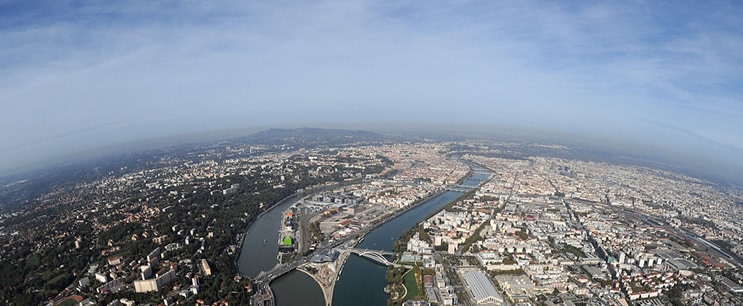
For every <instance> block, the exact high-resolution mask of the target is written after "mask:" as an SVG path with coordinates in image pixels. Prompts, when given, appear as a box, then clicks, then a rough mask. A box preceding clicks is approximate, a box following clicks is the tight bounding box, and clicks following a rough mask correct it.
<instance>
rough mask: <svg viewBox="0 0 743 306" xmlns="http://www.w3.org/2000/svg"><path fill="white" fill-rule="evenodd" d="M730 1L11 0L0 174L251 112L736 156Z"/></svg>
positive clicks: (740, 104)
mask: <svg viewBox="0 0 743 306" xmlns="http://www.w3.org/2000/svg"><path fill="white" fill-rule="evenodd" d="M740 16H743V5H741V4H740V3H738V2H735V1H690V2H685V1H621V2H620V1H607V2H596V1H585V2H578V1H544V2H543V1H504V2H501V1H390V2H385V1H327V2H326V1H311V2H310V1H267V2H253V1H236V2H215V1H126V2H124V3H115V4H112V3H110V2H109V1H2V0H0V46H2V48H0V109H1V111H0V140H1V142H0V171H3V169H17V168H19V167H25V165H32V164H33V163H35V162H37V161H39V160H43V159H45V158H48V157H54V156H63V155H69V154H74V153H75V152H77V151H84V150H88V149H92V148H96V147H101V146H107V145H112V144H116V143H122V142H128V141H133V140H137V139H145V138H152V137H160V136H168V135H175V134H183V133H192V132H199V131H204V130H214V129H231V128H242V127H252V126H289V125H306V126H323V125H341V126H343V125H345V126H353V125H354V123H355V122H365V123H382V124H387V123H401V122H409V123H411V124H417V123H421V124H423V123H427V124H430V123H437V124H439V126H446V125H447V124H481V125H491V126H497V127H498V128H499V129H502V128H506V129H507V128H510V127H513V128H528V129H534V130H545V131H553V132H554V131H557V132H561V133H566V134H571V135H575V136H576V137H585V138H586V139H593V140H598V141H606V142H607V143H621V144H623V145H628V146H635V145H636V146H637V147H642V148H645V149H646V151H652V152H655V153H657V154H660V155H662V154H667V153H668V152H683V154H685V156H686V157H691V158H698V160H699V161H700V163H706V162H707V161H709V162H710V163H716V165H717V166H718V167H723V168H724V167H726V166H732V167H737V169H743V159H741V158H739V157H740V156H743V154H742V153H743V123H741V122H743V119H742V118H743V99H742V98H743V86H742V85H743V33H741V32H742V31H743V21H741V20H743V18H740Z"/></svg>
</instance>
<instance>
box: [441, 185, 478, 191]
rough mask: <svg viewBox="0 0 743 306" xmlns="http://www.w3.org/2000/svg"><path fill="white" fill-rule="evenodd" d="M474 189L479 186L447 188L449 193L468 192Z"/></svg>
mask: <svg viewBox="0 0 743 306" xmlns="http://www.w3.org/2000/svg"><path fill="white" fill-rule="evenodd" d="M474 188H477V186H464V185H455V186H449V187H447V188H446V190H449V191H457V192H467V191H470V190H472V189H474Z"/></svg>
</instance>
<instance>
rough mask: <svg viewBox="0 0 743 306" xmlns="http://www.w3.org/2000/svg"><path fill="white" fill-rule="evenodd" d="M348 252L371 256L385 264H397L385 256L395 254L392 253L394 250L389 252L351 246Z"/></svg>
mask: <svg viewBox="0 0 743 306" xmlns="http://www.w3.org/2000/svg"><path fill="white" fill-rule="evenodd" d="M348 252H351V253H353V254H356V255H359V256H361V257H366V258H369V259H371V260H373V261H376V262H378V263H380V264H383V265H385V266H394V265H396V264H395V263H393V262H391V261H389V260H388V259H387V257H384V256H385V255H389V256H392V255H395V253H392V252H387V251H382V250H370V249H357V248H349V249H348Z"/></svg>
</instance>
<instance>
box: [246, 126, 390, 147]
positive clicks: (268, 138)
mask: <svg viewBox="0 0 743 306" xmlns="http://www.w3.org/2000/svg"><path fill="white" fill-rule="evenodd" d="M393 140H399V139H397V138H395V137H391V136H384V135H381V134H377V133H374V132H369V131H358V130H356V131H353V130H339V129H322V128H297V129H268V130H263V131H260V132H257V133H255V134H252V135H249V136H246V137H240V138H237V139H235V141H238V142H244V143H249V144H265V145H287V146H296V147H304V148H310V147H318V146H338V145H347V144H358V143H380V142H386V141H393Z"/></svg>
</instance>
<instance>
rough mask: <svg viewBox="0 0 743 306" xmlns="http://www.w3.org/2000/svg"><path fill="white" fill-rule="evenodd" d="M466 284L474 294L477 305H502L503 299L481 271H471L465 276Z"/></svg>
mask: <svg viewBox="0 0 743 306" xmlns="http://www.w3.org/2000/svg"><path fill="white" fill-rule="evenodd" d="M463 278H464V282H465V283H467V287H468V288H469V289H470V291H471V292H472V295H473V297H474V299H475V303H476V304H477V305H500V304H503V298H502V297H501V296H500V294H498V291H496V290H495V287H493V283H491V282H490V280H489V279H488V277H487V276H485V274H483V273H482V272H480V271H469V272H466V273H464V275H463Z"/></svg>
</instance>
